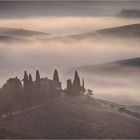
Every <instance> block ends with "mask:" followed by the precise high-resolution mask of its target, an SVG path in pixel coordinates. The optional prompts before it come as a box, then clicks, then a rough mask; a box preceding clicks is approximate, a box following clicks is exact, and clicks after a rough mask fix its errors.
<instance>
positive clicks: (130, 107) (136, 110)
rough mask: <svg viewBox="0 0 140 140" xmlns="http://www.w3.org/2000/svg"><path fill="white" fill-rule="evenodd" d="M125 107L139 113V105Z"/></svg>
mask: <svg viewBox="0 0 140 140" xmlns="http://www.w3.org/2000/svg"><path fill="white" fill-rule="evenodd" d="M127 109H129V110H130V111H134V112H139V113H140V105H136V106H128V107H127Z"/></svg>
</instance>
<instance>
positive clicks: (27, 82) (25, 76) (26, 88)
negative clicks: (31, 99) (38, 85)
mask: <svg viewBox="0 0 140 140" xmlns="http://www.w3.org/2000/svg"><path fill="white" fill-rule="evenodd" d="M28 87H29V79H28V75H27V72H26V71H24V78H23V90H24V93H27V92H28Z"/></svg>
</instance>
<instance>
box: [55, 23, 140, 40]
mask: <svg viewBox="0 0 140 140" xmlns="http://www.w3.org/2000/svg"><path fill="white" fill-rule="evenodd" d="M139 29H140V24H131V25H125V26H120V27H112V28H107V29H101V30H97V31H92V32H88V33H84V34H75V35H68V36H63V37H57V38H55V39H62V40H75V41H76V40H83V39H95V38H98V39H100V38H103V37H104V38H110V37H111V38H112V37H117V38H118V37H119V38H122V37H123V38H140V30H139Z"/></svg>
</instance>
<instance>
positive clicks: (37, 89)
mask: <svg viewBox="0 0 140 140" xmlns="http://www.w3.org/2000/svg"><path fill="white" fill-rule="evenodd" d="M35 88H36V92H37V93H39V92H40V88H41V85H40V74H39V71H38V70H37V71H36V80H35Z"/></svg>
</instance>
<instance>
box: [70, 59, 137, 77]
mask: <svg viewBox="0 0 140 140" xmlns="http://www.w3.org/2000/svg"><path fill="white" fill-rule="evenodd" d="M73 69H77V70H79V71H82V72H86V73H91V74H94V73H95V74H101V73H102V74H109V75H114V74H115V75H117V76H118V75H128V74H129V75H139V74H140V57H138V58H131V59H125V60H119V61H114V62H108V63H103V64H97V65H88V66H81V67H77V68H73ZM73 69H72V70H73ZM69 71H71V70H69Z"/></svg>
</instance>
